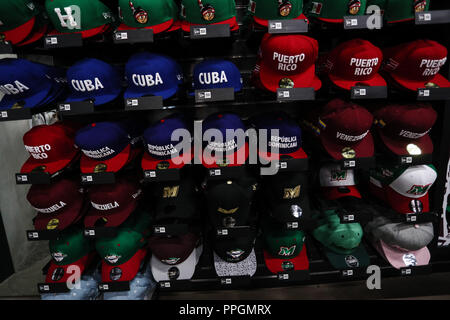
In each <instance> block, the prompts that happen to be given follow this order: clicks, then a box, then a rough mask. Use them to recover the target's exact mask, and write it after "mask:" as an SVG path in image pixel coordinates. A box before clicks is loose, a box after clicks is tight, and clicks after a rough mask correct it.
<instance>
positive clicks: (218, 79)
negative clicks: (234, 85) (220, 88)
mask: <svg viewBox="0 0 450 320" xmlns="http://www.w3.org/2000/svg"><path fill="white" fill-rule="evenodd" d="M198 82H200V83H201V84H203V85H205V84H219V83H228V78H227V74H226V72H225V71H223V70H222V71H220V73H219V72H201V73H200V74H199V75H198Z"/></svg>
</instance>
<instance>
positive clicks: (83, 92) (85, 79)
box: [67, 58, 122, 105]
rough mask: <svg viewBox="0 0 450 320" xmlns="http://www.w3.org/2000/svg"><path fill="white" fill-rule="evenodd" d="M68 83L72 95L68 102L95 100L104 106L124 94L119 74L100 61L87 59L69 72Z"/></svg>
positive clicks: (75, 65)
mask: <svg viewBox="0 0 450 320" xmlns="http://www.w3.org/2000/svg"><path fill="white" fill-rule="evenodd" d="M67 82H68V84H69V88H70V90H71V92H72V93H71V94H70V95H69V97H68V98H67V102H72V101H84V100H91V99H92V100H94V105H102V104H105V103H108V102H110V101H112V100H114V99H116V98H117V97H118V96H119V94H120V93H121V92H122V87H121V86H122V84H121V77H120V74H119V72H118V71H117V70H116V69H115V68H114V67H113V66H111V65H109V64H108V63H106V62H103V61H101V60H98V59H92V58H87V59H83V60H81V61H78V62H77V63H75V64H74V65H73V66H72V67H70V68H69V70H67Z"/></svg>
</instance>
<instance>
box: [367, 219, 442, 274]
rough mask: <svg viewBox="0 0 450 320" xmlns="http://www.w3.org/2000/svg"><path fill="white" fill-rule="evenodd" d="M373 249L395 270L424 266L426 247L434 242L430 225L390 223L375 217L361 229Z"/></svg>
mask: <svg viewBox="0 0 450 320" xmlns="http://www.w3.org/2000/svg"><path fill="white" fill-rule="evenodd" d="M365 231H366V233H369V234H370V237H369V239H370V240H371V241H372V243H373V244H374V247H375V249H377V251H378V252H380V254H381V255H382V256H383V257H384V258H385V259H386V260H387V261H388V262H389V263H390V264H391V265H392V266H393V267H394V268H396V269H400V268H405V267H410V266H423V265H427V264H428V263H429V261H430V251H429V250H428V248H427V245H428V244H429V243H430V242H431V241H432V240H433V238H434V229H433V224H432V223H431V222H429V223H421V224H407V223H392V221H391V220H389V219H388V218H387V217H385V216H381V215H378V216H376V217H375V218H374V220H373V221H371V222H369V223H368V224H367V225H366V227H365Z"/></svg>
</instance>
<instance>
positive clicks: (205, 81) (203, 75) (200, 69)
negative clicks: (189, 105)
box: [192, 59, 243, 91]
mask: <svg viewBox="0 0 450 320" xmlns="http://www.w3.org/2000/svg"><path fill="white" fill-rule="evenodd" d="M242 83H243V80H242V77H241V73H240V71H239V69H238V68H237V67H236V65H235V64H234V63H232V62H231V61H227V60H219V59H209V60H206V61H203V62H200V63H199V64H197V65H196V66H195V67H194V75H193V85H192V86H193V87H194V89H195V90H201V89H217V88H234V89H235V91H240V90H241V89H242Z"/></svg>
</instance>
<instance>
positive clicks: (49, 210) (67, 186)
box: [27, 179, 85, 230]
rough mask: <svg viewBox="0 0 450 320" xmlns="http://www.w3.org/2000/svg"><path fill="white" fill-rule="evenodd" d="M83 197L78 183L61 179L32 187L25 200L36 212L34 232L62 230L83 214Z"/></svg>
mask: <svg viewBox="0 0 450 320" xmlns="http://www.w3.org/2000/svg"><path fill="white" fill-rule="evenodd" d="M84 199H85V198H84V195H83V193H82V192H81V191H80V185H79V183H78V182H76V181H73V180H69V179H61V180H59V181H56V182H54V183H52V184H48V185H32V186H31V188H30V190H29V191H28V194H27V200H28V202H29V203H30V204H31V206H32V207H33V208H34V209H35V210H36V211H37V212H38V214H37V216H36V218H35V220H34V227H35V228H36V230H64V229H65V228H67V227H68V226H70V225H72V224H74V223H75V222H77V221H78V220H79V219H80V218H81V217H82V215H83V214H84V212H85V210H84Z"/></svg>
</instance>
